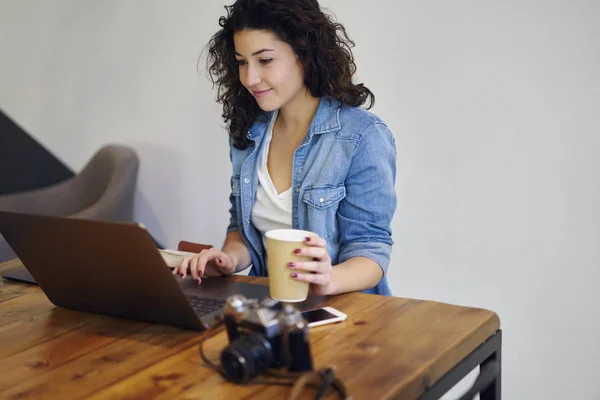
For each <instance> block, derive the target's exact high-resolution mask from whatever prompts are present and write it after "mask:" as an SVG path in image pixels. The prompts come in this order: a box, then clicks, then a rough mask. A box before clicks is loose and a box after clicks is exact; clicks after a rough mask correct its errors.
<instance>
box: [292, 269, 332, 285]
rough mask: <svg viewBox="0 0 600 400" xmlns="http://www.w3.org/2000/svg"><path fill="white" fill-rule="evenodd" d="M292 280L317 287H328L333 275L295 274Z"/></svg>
mask: <svg viewBox="0 0 600 400" xmlns="http://www.w3.org/2000/svg"><path fill="white" fill-rule="evenodd" d="M292 279H295V280H297V281H303V282H308V283H313V284H315V285H327V284H328V283H329V281H330V280H331V275H329V274H299V273H297V272H294V273H293V274H292Z"/></svg>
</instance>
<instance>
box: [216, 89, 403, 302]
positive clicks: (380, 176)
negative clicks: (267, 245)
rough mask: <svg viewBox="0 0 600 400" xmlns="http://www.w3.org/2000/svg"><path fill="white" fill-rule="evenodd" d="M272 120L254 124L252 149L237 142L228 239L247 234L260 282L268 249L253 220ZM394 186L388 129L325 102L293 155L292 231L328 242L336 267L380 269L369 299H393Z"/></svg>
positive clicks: (365, 115)
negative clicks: (353, 262)
mask: <svg viewBox="0 0 600 400" xmlns="http://www.w3.org/2000/svg"><path fill="white" fill-rule="evenodd" d="M271 115H272V113H266V115H264V116H263V118H261V117H259V118H258V119H257V121H256V122H255V123H254V124H253V125H252V127H251V128H250V130H249V131H248V138H249V139H250V141H251V144H250V146H249V147H248V148H247V149H244V150H240V149H237V148H235V147H234V146H233V145H231V143H230V157H231V163H232V166H233V174H232V177H231V195H230V196H229V201H230V203H231V207H230V210H229V212H230V223H229V227H228V228H227V232H228V233H229V232H232V231H239V232H240V234H241V236H242V238H243V240H244V242H245V244H246V246H247V247H248V250H249V252H250V256H251V258H252V268H251V270H250V275H258V276H267V268H266V265H265V257H264V254H265V249H264V247H263V244H262V238H261V234H260V232H259V231H258V230H257V229H256V227H254V225H253V224H252V219H251V213H252V208H253V206H254V201H255V198H256V190H257V187H258V184H259V183H258V175H257V171H258V168H259V163H260V160H259V157H258V154H259V153H260V150H261V145H262V143H263V138H264V137H265V135H266V131H267V128H268V121H269V120H270V117H271ZM230 142H231V141H230ZM395 179H396V147H395V141H394V137H393V136H392V134H391V132H390V130H389V129H388V127H387V126H386V125H385V123H383V122H382V121H381V120H380V119H379V118H378V117H376V116H375V115H373V114H372V113H370V112H368V111H366V110H364V109H362V108H359V107H351V106H345V105H340V103H339V101H337V100H335V99H330V98H325V97H324V98H322V99H321V101H320V103H319V107H318V109H317V112H316V114H315V116H314V118H313V121H312V123H311V125H310V128H309V131H308V134H307V135H306V137H305V138H304V140H303V141H302V143H301V144H300V146H298V148H297V149H296V151H295V153H294V160H293V168H292V193H293V195H292V228H294V229H302V230H308V231H312V232H315V233H316V234H318V235H319V236H320V237H322V238H325V239H326V240H327V250H328V252H329V255H330V257H331V260H332V265H333V266H334V268H335V266H336V265H337V264H340V263H342V262H344V261H346V260H348V259H350V258H352V257H367V258H370V259H371V260H374V261H375V262H377V264H379V266H380V267H381V269H382V271H383V278H382V279H381V281H380V282H379V283H378V284H377V285H376V286H375V287H373V288H371V289H368V290H365V291H364V293H374V294H382V295H391V291H390V289H389V286H388V282H387V269H388V265H389V262H390V252H391V247H392V244H393V241H392V237H391V236H392V232H391V221H392V217H393V215H394V212H395V210H396V192H395V189H394V183H395Z"/></svg>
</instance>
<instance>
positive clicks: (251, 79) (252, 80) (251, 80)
mask: <svg viewBox="0 0 600 400" xmlns="http://www.w3.org/2000/svg"><path fill="white" fill-rule="evenodd" d="M244 80H245V82H244V84H245V86H256V85H258V84H259V83H260V82H261V77H260V71H258V69H257V68H255V67H253V66H251V65H248V66H247V67H246V74H245V77H244Z"/></svg>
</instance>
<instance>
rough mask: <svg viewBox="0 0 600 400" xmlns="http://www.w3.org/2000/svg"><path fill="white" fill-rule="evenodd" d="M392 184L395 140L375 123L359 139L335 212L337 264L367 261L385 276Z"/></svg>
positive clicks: (393, 194) (389, 245) (393, 199)
mask: <svg viewBox="0 0 600 400" xmlns="http://www.w3.org/2000/svg"><path fill="white" fill-rule="evenodd" d="M395 180H396V146H395V141H394V137H393V136H392V134H391V132H390V130H389V129H388V127H387V126H386V125H385V124H384V123H383V122H376V123H374V124H373V125H370V126H369V127H368V128H367V129H366V130H365V132H364V133H363V135H362V136H361V139H360V141H359V142H358V144H357V146H356V148H355V150H354V155H353V157H352V160H351V164H350V169H349V172H348V176H347V178H346V182H345V184H346V197H345V198H344V199H343V200H342V202H341V203H340V208H339V212H338V226H339V232H340V242H341V249H340V254H339V262H340V263H342V262H344V261H346V260H348V259H350V258H352V257H367V258H370V259H372V260H373V261H375V262H377V263H378V264H379V265H380V267H381V269H382V271H383V273H384V276H385V275H386V274H387V269H388V265H389V262H390V253H391V248H392V244H393V241H392V229H391V222H392V217H393V215H394V212H395V210H396V191H395V189H394V184H395Z"/></svg>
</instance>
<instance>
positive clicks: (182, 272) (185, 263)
mask: <svg viewBox="0 0 600 400" xmlns="http://www.w3.org/2000/svg"><path fill="white" fill-rule="evenodd" d="M192 258H193V257H184V258H183V261H181V265H179V267H176V268H175V269H174V270H173V271H176V273H178V274H179V276H180V277H181V279H183V278H185V275H186V272H187V269H188V266H189V265H190V260H191V259H192Z"/></svg>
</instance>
